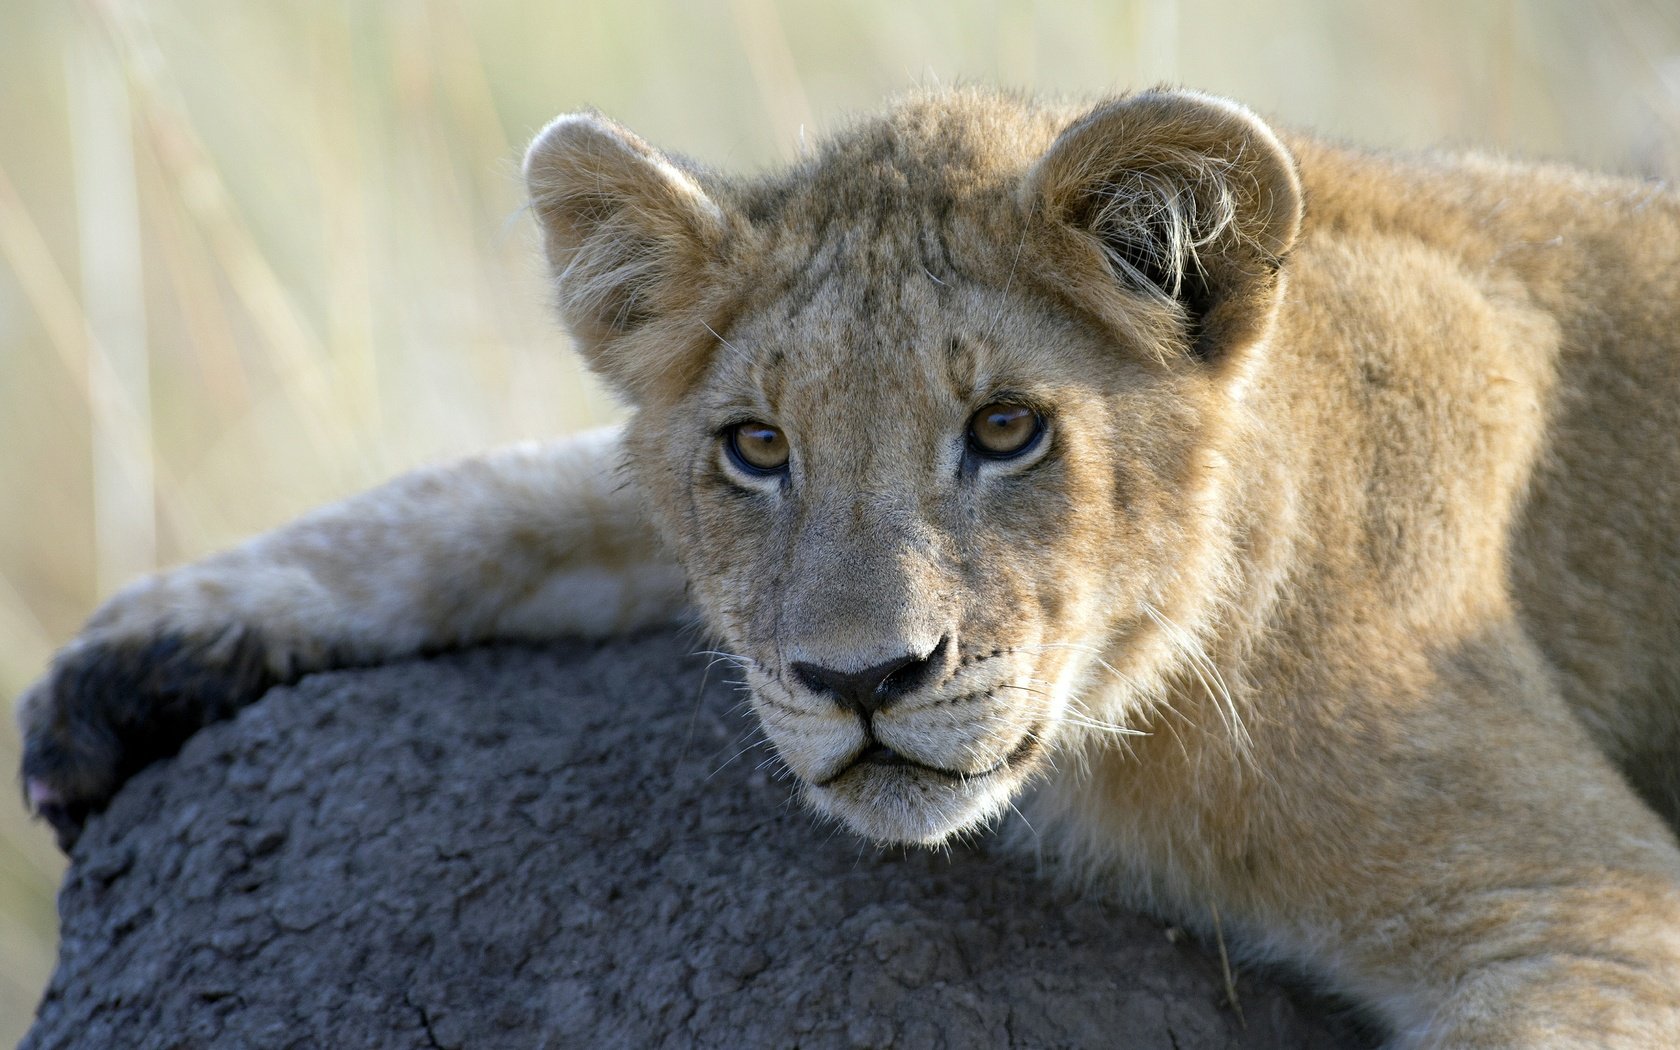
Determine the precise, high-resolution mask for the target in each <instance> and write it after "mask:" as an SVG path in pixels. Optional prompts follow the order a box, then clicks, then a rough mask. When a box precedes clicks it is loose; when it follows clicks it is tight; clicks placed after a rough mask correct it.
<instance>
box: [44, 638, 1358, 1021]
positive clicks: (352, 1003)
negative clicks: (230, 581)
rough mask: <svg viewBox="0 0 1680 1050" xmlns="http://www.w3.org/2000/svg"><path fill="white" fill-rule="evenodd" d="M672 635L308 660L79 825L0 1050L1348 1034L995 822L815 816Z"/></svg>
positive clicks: (1330, 1012) (1321, 1011)
mask: <svg viewBox="0 0 1680 1050" xmlns="http://www.w3.org/2000/svg"><path fill="white" fill-rule="evenodd" d="M689 648H692V646H685V645H684V644H683V643H682V642H681V641H679V640H678V639H676V638H674V637H671V636H664V635H654V636H649V637H645V638H640V639H634V640H629V641H624V642H618V643H613V644H609V645H604V646H600V647H591V646H565V647H557V648H553V649H526V648H519V647H497V648H485V649H478V650H471V651H467V652H461V653H455V654H450V655H447V656H442V657H438V658H436V659H431V660H424V661H415V662H411V663H404V664H398V665H393V666H388V667H378V668H370V669H365V670H354V671H343V672H334V673H331V674H322V675H315V676H312V677H310V678H307V679H305V680H304V681H303V682H301V683H299V684H298V685H296V686H293V687H290V688H284V689H278V690H275V691H274V692H273V693H271V694H270V695H269V696H268V697H266V698H265V699H264V700H263V701H262V702H260V703H258V704H256V705H254V706H252V707H251V708H249V709H247V710H246V711H244V712H243V713H241V714H240V716H239V717H238V718H237V719H235V720H234V721H232V722H229V723H227V724H224V725H219V726H215V727H212V728H211V729H209V730H206V731H205V732H203V733H201V734H199V735H198V736H197V737H195V738H193V739H192V740H191V741H190V742H189V743H188V744H187V746H186V748H185V749H184V750H183V751H182V753H181V754H180V755H179V756H178V757H176V758H175V759H174V760H172V761H169V762H165V763H161V764H158V765H156V766H153V767H151V768H150V769H147V770H146V771H144V772H143V773H141V774H140V775H139V776H138V777H136V778H135V779H134V781H133V782H131V783H130V784H129V785H128V786H127V787H125V788H124V790H123V791H122V792H121V793H120V794H119V795H118V797H117V799H116V801H115V802H114V803H113V804H112V806H111V808H110V809H109V810H108V811H107V812H106V813H105V814H104V815H102V816H100V817H97V818H95V819H94V820H93V821H92V822H90V824H89V825H88V828H87V831H86V833H85V834H84V835H83V837H82V839H81V841H80V843H79V844H78V845H77V847H76V851H75V857H74V858H73V859H74V864H73V865H72V867H71V869H70V871H69V873H68V875H67V876H66V878H65V884H64V888H63V891H62V893H61V895H60V898H59V911H60V919H61V926H62V934H63V936H62V947H61V951H60V958H59V965H58V969H57V972H56V973H55V974H54V976H53V979H52V982H51V984H50V985H49V987H48V988H47V991H46V994H45V997H44V998H43V1000H42V1002H41V1006H40V1009H39V1012H38V1016H37V1020H36V1024H35V1027H34V1029H33V1030H32V1031H31V1032H30V1034H29V1035H28V1036H27V1037H26V1038H25V1040H24V1042H23V1044H22V1046H23V1048H24V1050H56V1048H60V1047H87V1046H99V1047H111V1048H121V1047H154V1046H155V1047H170V1048H193V1047H292V1046H297V1047H351V1046H356V1047H362V1046H366V1047H374V1046H377V1047H461V1048H463V1050H480V1048H500V1047H510V1048H511V1047H518V1048H533V1047H555V1048H558V1047H591V1048H594V1047H667V1046H668V1047H729V1048H741V1047H760V1046H764V1047H803V1048H815V1047H917V1048H920V1047H929V1048H934V1047H941V1046H944V1047H964V1048H967V1047H993V1046H1000V1047H1001V1046H1018V1047H1097V1046H1102V1047H1143V1048H1149V1047H1161V1048H1163V1050H1197V1048H1215V1047H1217V1048H1238V1047H1241V1048H1260V1047H1276V1048H1283V1047H1287V1048H1290V1050H1299V1048H1326V1050H1328V1048H1331V1047H1357V1046H1365V1045H1368V1041H1367V1040H1365V1039H1364V1038H1363V1037H1362V1036H1361V1035H1360V1034H1359V1033H1358V1032H1357V1031H1356V1030H1355V1028H1354V1027H1353V1025H1352V1024H1351V1022H1349V1021H1348V1020H1347V1019H1345V1018H1344V1017H1341V1016H1339V1015H1338V1014H1337V1012H1336V1011H1335V1009H1334V1007H1333V1006H1331V1005H1329V1004H1326V1003H1325V1002H1323V1001H1320V1000H1317V999H1314V998H1311V997H1310V996H1307V995H1305V994H1303V993H1302V992H1301V991H1300V990H1299V989H1291V988H1289V987H1286V986H1281V985H1279V984H1277V983H1276V982H1275V981H1274V980H1273V979H1272V978H1271V977H1270V976H1268V975H1266V974H1263V973H1250V972H1243V973H1241V974H1239V975H1238V983H1237V987H1238V992H1239V1001H1240V1004H1241V1006H1242V1017H1243V1020H1239V1018H1238V1016H1237V1014H1236V1013H1235V1011H1233V1010H1232V1009H1231V1008H1230V1006H1229V1005H1228V1004H1227V1002H1226V994H1225V990H1224V983H1223V978H1222V975H1221V971H1220V967H1219V963H1218V961H1217V956H1216V955H1215V954H1212V953H1210V952H1209V951H1207V950H1206V949H1205V948H1203V947H1201V946H1198V945H1196V944H1194V943H1193V942H1190V941H1188V940H1185V939H1183V938H1176V939H1169V937H1168V936H1167V929H1166V927H1165V926H1164V925H1162V924H1161V923H1159V922H1157V921H1155V920H1152V919H1147V918H1142V917H1139V916H1136V915H1133V914H1130V913H1128V912H1126V911H1124V910H1121V909H1118V908H1115V907H1112V906H1110V905H1108V904H1105V903H1101V902H1096V901H1081V900H1078V899H1076V897H1075V896H1074V894H1073V893H1072V892H1071V891H1069V890H1064V889H1061V888H1059V887H1057V886H1055V885H1054V884H1052V883H1051V882H1050V881H1049V880H1048V879H1047V878H1046V877H1045V876H1043V875H1042V874H1041V873H1040V872H1038V871H1037V870H1036V869H1035V867H1034V863H1033V861H1032V860H1031V858H1027V857H1021V856H1016V855H1014V854H1013V853H1011V852H1009V851H1007V850H1006V849H1004V848H1003V847H1002V846H1000V845H998V844H997V843H996V841H995V840H989V841H983V842H982V843H981V844H980V845H979V846H977V847H967V848H957V849H954V850H953V851H952V852H951V854H950V855H946V854H944V853H942V852H941V853H934V852H925V851H910V852H906V851H901V850H888V851H877V850H875V849H872V848H868V847H863V846H860V844H859V843H858V841H857V840H856V839H854V838H853V837H851V836H850V835H849V834H847V833H846V832H844V831H842V832H839V833H835V831H834V829H833V828H832V827H828V826H823V825H821V824H819V823H817V822H815V821H813V819H812V818H811V817H810V816H809V815H808V814H807V813H805V812H804V811H802V810H801V809H800V808H799V807H798V806H796V805H792V804H790V796H791V788H790V786H789V785H788V784H787V783H785V782H783V781H780V780H778V779H776V776H775V775H773V774H771V773H769V772H768V771H769V770H772V769H773V764H772V765H769V766H765V767H764V769H763V770H761V769H760V768H759V766H760V764H761V763H762V762H763V761H764V759H765V758H766V757H767V752H766V750H765V749H764V747H762V746H757V747H755V746H752V745H753V743H754V741H755V740H757V739H759V738H758V735H757V730H756V729H755V728H754V727H753V725H752V724H751V721H750V718H749V716H748V715H746V714H745V713H744V712H743V711H742V710H741V709H740V707H739V704H738V703H737V699H738V698H737V697H735V696H733V695H732V694H731V693H730V691H729V689H728V688H727V687H725V686H721V685H718V684H716V682H715V679H716V676H713V679H714V683H713V684H712V685H711V686H709V687H705V688H702V687H701V681H702V678H703V674H702V671H703V666H702V665H703V661H702V660H701V659H699V658H691V657H689V656H687V655H686V651H687V649H689ZM743 748H744V749H746V750H744V751H743ZM1245 1022H1246V1023H1245Z"/></svg>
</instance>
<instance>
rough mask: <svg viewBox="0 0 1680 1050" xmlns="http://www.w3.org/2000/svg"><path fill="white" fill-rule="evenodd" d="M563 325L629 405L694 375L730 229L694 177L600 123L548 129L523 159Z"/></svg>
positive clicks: (563, 122)
mask: <svg viewBox="0 0 1680 1050" xmlns="http://www.w3.org/2000/svg"><path fill="white" fill-rule="evenodd" d="M525 183H526V187H527V190H528V192H529V193H530V195H531V205H532V208H533V210H534V211H535V212H536V216H537V221H538V224H539V225H540V226H541V228H542V236H543V248H544V251H545V252H546V254H547V257H548V263H549V268H550V270H551V272H552V273H553V275H554V281H555V286H556V289H557V292H558V296H559V305H560V313H561V316H562V318H564V320H565V322H566V326H567V327H568V328H569V329H571V332H572V334H573V336H574V337H575V338H576V339H577V342H578V348H579V350H580V351H582V353H583V355H584V357H585V359H586V360H587V361H588V362H589V364H590V366H591V367H593V368H594V369H595V370H596V371H597V372H599V373H601V374H602V375H603V376H604V377H605V378H606V379H607V380H608V381H609V382H611V383H612V384H613V385H614V386H615V387H616V388H618V390H619V391H620V392H621V393H623V394H625V395H627V396H628V397H629V398H630V399H631V400H632V401H633V402H639V401H641V400H643V399H644V398H645V397H646V395H647V393H648V391H649V388H650V386H651V385H653V384H655V383H657V382H660V381H664V380H670V379H672V378H676V379H678V380H681V379H682V378H685V377H686V374H687V373H688V372H689V371H691V370H690V369H686V368H685V367H684V365H685V364H687V363H691V362H689V361H687V358H690V357H693V356H695V355H694V354H692V353H690V352H689V351H690V350H691V348H692V345H693V343H694V342H695V341H696V339H698V338H699V336H696V335H695V334H694V333H696V332H700V333H701V334H702V335H703V334H704V324H703V322H704V320H705V317H704V306H705V302H704V297H705V294H706V290H707V288H708V287H710V282H709V281H708V277H709V276H710V275H711V274H712V272H713V270H714V269H715V267H716V266H717V261H718V259H719V256H720V253H721V249H722V244H723V241H724V239H725V236H726V234H727V232H728V221H727V217H726V215H725V213H724V211H723V209H722V208H720V207H719V206H718V204H717V202H716V201H714V200H713V199H712V197H711V196H710V195H709V194H707V192H706V190H705V188H704V187H702V186H701V184H700V182H699V180H698V179H697V178H696V177H695V175H694V174H693V173H692V172H690V171H689V170H687V169H685V168H684V167H682V166H681V165H679V164H678V163H677V162H676V161H674V160H672V159H671V158H670V157H668V156H666V155H665V154H663V153H661V152H659V151H658V150H656V149H654V148H653V147H652V146H650V145H648V144H647V143H646V142H644V141H643V140H642V139H641V138H639V137H637V136H636V135H635V134H634V133H633V132H631V131H630V130H629V129H627V128H624V127H622V126H621V125H619V124H616V123H614V122H613V121H610V120H608V119H606V118H605V117H602V116H600V115H598V114H595V113H573V114H568V115H566V116H561V117H558V118H556V119H555V120H553V121H552V122H551V123H550V124H549V125H548V126H547V127H546V128H544V129H543V130H542V133H541V134H539V135H538V136H537V138H536V141H534V142H532V143H531V148H530V149H529V150H527V151H526V154H525Z"/></svg>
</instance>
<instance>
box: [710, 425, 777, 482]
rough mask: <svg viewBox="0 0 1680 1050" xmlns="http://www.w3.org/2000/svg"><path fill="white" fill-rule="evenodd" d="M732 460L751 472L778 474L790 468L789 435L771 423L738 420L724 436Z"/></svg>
mask: <svg viewBox="0 0 1680 1050" xmlns="http://www.w3.org/2000/svg"><path fill="white" fill-rule="evenodd" d="M724 445H725V447H726V448H727V449H728V450H729V458H730V460H731V461H732V462H733V463H734V464H735V465H736V466H737V467H739V468H741V469H742V470H744V471H746V472H747V473H748V474H775V473H777V472H778V471H781V470H783V469H785V468H786V467H787V461H788V442H787V435H785V434H783V433H782V432H781V431H780V430H777V429H776V428H775V427H773V426H771V425H770V424H768V423H737V424H735V425H734V426H732V427H730V428H729V430H728V431H727V432H726V433H725V435H724Z"/></svg>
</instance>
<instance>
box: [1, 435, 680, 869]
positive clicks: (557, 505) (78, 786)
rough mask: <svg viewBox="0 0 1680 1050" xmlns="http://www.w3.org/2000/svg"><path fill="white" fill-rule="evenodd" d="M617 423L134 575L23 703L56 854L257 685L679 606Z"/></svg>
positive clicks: (586, 629)
mask: <svg viewBox="0 0 1680 1050" xmlns="http://www.w3.org/2000/svg"><path fill="white" fill-rule="evenodd" d="M621 460H622V448H621V444H620V440H619V435H618V433H617V432H616V431H601V432H597V433H594V434H589V435H585V436H583V437H581V438H577V439H574V440H571V441H566V442H557V443H553V444H545V445H536V444H531V445H524V446H517V447H514V448H510V449H505V450H502V451H499V452H496V453H492V454H490V455H487V456H484V457H481V458H476V459H470V460H466V461H464V462H460V463H455V464H451V465H448V466H443V467H437V468H430V469H424V470H419V471H416V472H414V473H411V474H408V475H405V476H403V477H400V478H398V479H396V480H395V481H392V482H390V483H388V484H386V485H383V486H381V487H379V488H377V489H374V490H372V491H369V492H366V493H363V494H361V495H358V496H355V497H352V498H351V499H348V500H346V501H344V502H342V503H338V504H334V505H332V506H329V507H326V508H323V509H321V510H318V511H315V512H313V513H311V514H309V515H306V516H305V517H303V518H300V519H298V520H297V521H295V522H293V523H291V524H289V525H286V526H284V527H282V528H280V529H278V530H276V531H274V532H271V533H267V534H265V535H263V536H260V537H257V538H256V539H253V540H251V541H249V542H248V543H245V544H243V545H241V546H239V547H236V548H234V549H232V550H229V551H226V552H224V553H222V554H219V555H216V556H214V557H211V558H208V559H206V560H204V561H201V562H196V563H194V564H191V565H187V566H183V567H181V568H178V569H174V570H171V571H168V572H162V573H159V574H157V575H154V576H151V577H148V578H146V579H143V580H140V581H139V582H137V583H135V584H133V585H132V586H130V587H128V588H125V589H124V590H122V591H121V592H119V593H118V594H116V595H115V596H113V597H112V598H111V599H110V600H109V601H107V602H106V603H105V604H104V606H103V607H101V608H100V609H99V610H98V612H96V613H95V614H94V615H93V617H92V618H91V619H90V620H89V621H88V623H87V625H86V627H85V628H84V629H83V631H82V633H81V634H80V635H79V636H78V637H77V638H75V639H74V640H72V641H71V642H70V644H68V645H67V646H65V647H64V649H63V650H62V651H61V652H60V653H59V654H58V656H57V658H56V659H55V660H54V662H53V665H52V668H51V669H50V670H49V672H48V673H47V675H46V677H45V678H43V679H42V680H41V681H40V682H38V683H37V684H36V685H35V686H34V687H32V688H31V689H30V690H29V691H28V692H27V693H25V694H24V696H23V698H22V700H21V701H20V704H19V711H18V718H19V722H20V724H21V727H22V730H23V736H24V760H23V776H24V782H25V791H26V793H27V795H28V799H29V802H30V805H31V806H32V807H33V808H34V809H35V810H36V811H37V812H38V813H40V814H41V815H42V816H43V817H45V818H46V819H47V820H48V821H50V822H51V823H52V825H53V827H54V829H55V830H56V832H57V834H58V837H59V842H60V844H61V845H62V846H64V847H65V848H66V849H68V848H69V846H70V844H72V843H73V842H74V840H75V837H76V835H77V834H78V833H79V831H80V829H81V826H82V823H83V821H84V820H85V819H86V818H87V815H88V814H89V813H90V812H93V811H95V810H98V809H100V808H102V807H103V806H104V804H105V802H106V801H108V800H109V798H110V796H111V795H112V793H113V792H115V790H116V789H117V787H118V786H120V785H121V784H122V783H123V781H124V780H126V779H127V778H128V777H130V776H132V775H133V774H134V773H135V772H136V771H138V770H139V769H141V768H142V767H144V766H145V765H147V764H148V763H150V762H152V761H154V760H155V759H158V758H160V757H163V756H166V755H169V754H173V753H174V752H175V751H176V750H177V749H178V748H179V747H180V745H181V744H182V742H184V741H185V740H186V738H187V737H188V736H190V735H191V734H192V733H193V732H195V731H196V730H197V729H199V728H200V727H201V726H204V725H206V724H208V723H211V722H214V721H217V720H219V719H223V718H227V717H229V716H230V715H232V714H233V712H235V711H237V710H238V709H239V708H240V707H243V706H244V705H246V704H248V703H250V702H251V701H253V700H255V699H256V698H257V697H259V696H261V695H262V693H263V692H264V691H265V690H267V689H268V688H269V687H270V686H272V685H274V684H276V683H282V682H290V681H293V680H295V679H297V678H298V677H300V676H302V675H304V674H308V673H309V672H311V671H318V670H323V669H326V668H330V667H342V666H349V665H355V664H367V663H374V662H378V661H382V660H389V659H394V658H399V657H403V656H409V655H413V654H416V653H420V652H426V651H430V650H436V649H443V648H450V647H455V646H461V645H467V644H471V643H474V642H482V641H489V640H492V639H532V640H538V639H545V638H552V637H555V636H559V635H568V634H569V635H579V636H585V637H602V636H605V635H609V634H613V633H620V632H624V631H628V630H633V629H635V628H637V627H641V626H645V625H652V624H657V623H662V622H673V621H675V620H677V619H679V618H681V617H682V616H683V615H684V601H683V586H684V585H683V580H682V576H681V573H680V571H679V570H678V569H677V567H676V565H675V564H674V563H673V562H672V560H671V559H670V557H669V555H668V554H667V553H666V552H665V551H664V549H663V548H662V546H661V544H660V542H659V540H658V538H657V536H656V535H655V533H654V531H653V529H652V527H651V526H650V525H649V524H648V522H647V520H646V518H645V517H644V508H643V507H642V505H641V500H640V498H639V493H638V491H637V489H636V488H635V486H634V485H633V484H632V483H631V481H630V479H629V477H628V476H627V475H626V473H625V472H624V471H623V470H622V469H621Z"/></svg>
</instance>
